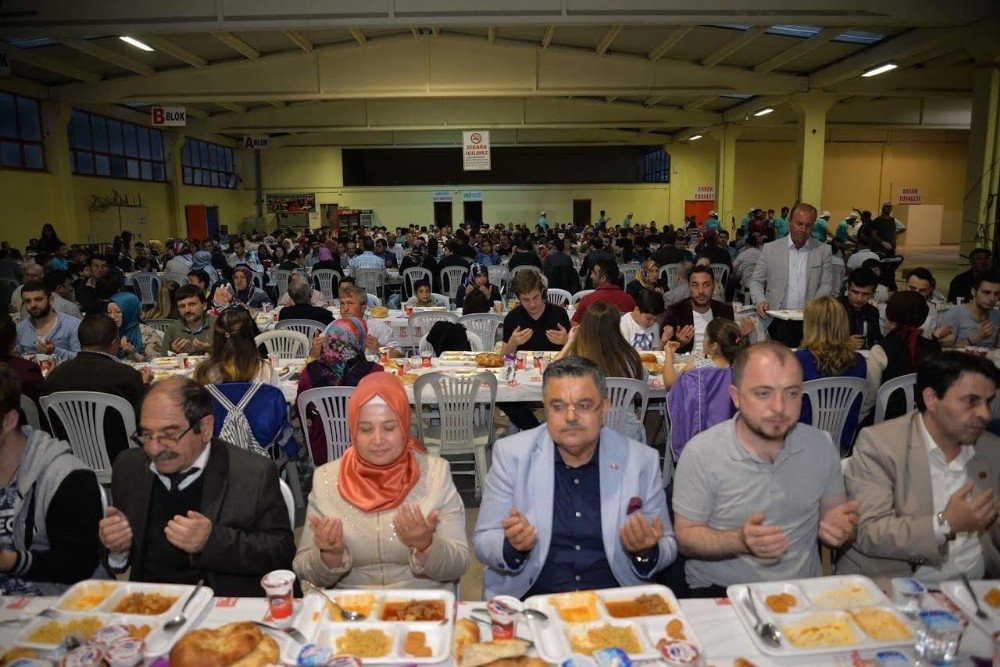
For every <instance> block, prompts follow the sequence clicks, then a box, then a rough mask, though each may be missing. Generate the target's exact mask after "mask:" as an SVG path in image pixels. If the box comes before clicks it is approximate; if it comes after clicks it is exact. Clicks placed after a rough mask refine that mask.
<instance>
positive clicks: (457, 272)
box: [438, 266, 493, 301]
mask: <svg viewBox="0 0 1000 667" xmlns="http://www.w3.org/2000/svg"><path fill="white" fill-rule="evenodd" d="M490 268H493V267H490ZM438 273H439V274H440V278H441V291H442V292H444V295H445V296H446V297H448V298H449V299H451V300H452V301H454V300H455V296H456V295H457V294H458V288H459V287H461V286H462V281H464V280H465V276H466V275H467V274H468V273H469V270H468V269H466V268H463V267H461V266H449V267H447V268H444V269H441V270H440V271H439V272H438ZM490 282H491V283H492V282H493V277H492V276H490Z"/></svg>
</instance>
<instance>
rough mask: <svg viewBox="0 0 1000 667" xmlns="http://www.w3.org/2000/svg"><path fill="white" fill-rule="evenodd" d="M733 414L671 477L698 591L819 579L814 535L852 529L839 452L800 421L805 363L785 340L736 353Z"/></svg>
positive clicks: (692, 446)
mask: <svg viewBox="0 0 1000 667" xmlns="http://www.w3.org/2000/svg"><path fill="white" fill-rule="evenodd" d="M729 393H730V396H731V397H732V399H733V403H734V404H735V405H736V407H737V408H738V409H739V412H738V413H737V414H736V416H735V417H733V419H731V420H729V421H726V422H723V423H721V424H718V425H716V426H713V427H712V428H710V429H708V430H706V431H703V432H702V433H700V434H698V435H697V436H696V437H694V438H692V439H691V441H690V442H688V444H687V446H685V448H684V453H683V454H682V455H681V458H680V461H679V462H678V464H677V472H676V474H675V475H674V514H675V519H674V526H675V530H676V535H677V543H678V547H679V548H680V551H681V553H683V554H684V555H685V556H687V557H688V561H687V564H686V569H685V574H686V577H687V582H688V585H689V586H691V588H692V589H693V593H694V595H703V596H717V595H725V590H724V589H725V587H726V586H728V585H730V584H738V583H749V582H754V581H773V580H779V579H797V578H803V577H816V576H819V575H820V574H821V571H820V561H819V550H818V549H817V548H816V539H817V537H818V538H819V539H820V540H822V541H823V543H824V544H826V545H828V546H830V547H834V548H836V547H840V546H841V545H843V544H846V543H847V542H849V541H850V540H851V539H852V538H853V537H854V532H855V526H856V525H857V522H858V515H857V513H856V512H857V508H858V503H857V501H849V502H848V501H847V495H846V493H845V491H844V477H843V475H842V474H841V471H840V459H839V456H838V450H837V448H836V447H835V446H834V445H833V442H832V441H831V440H830V436H829V435H828V434H827V433H825V432H824V431H820V430H819V429H816V428H813V427H812V426H807V425H805V424H800V423H798V418H799V410H800V409H801V407H802V368H801V366H800V365H799V363H798V360H797V359H796V358H795V356H794V355H793V354H792V352H791V350H789V349H788V348H787V347H785V346H784V345H782V344H780V343H775V342H766V343H758V344H757V345H754V346H752V347H750V348H747V349H745V350H743V351H742V352H740V354H739V355H737V357H736V359H735V361H734V363H733V384H732V385H731V386H730V387H729Z"/></svg>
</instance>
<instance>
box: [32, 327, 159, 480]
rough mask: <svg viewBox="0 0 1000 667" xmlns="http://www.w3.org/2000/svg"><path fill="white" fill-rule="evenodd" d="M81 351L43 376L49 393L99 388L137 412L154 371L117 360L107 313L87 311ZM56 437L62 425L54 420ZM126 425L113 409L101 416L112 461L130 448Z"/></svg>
mask: <svg viewBox="0 0 1000 667" xmlns="http://www.w3.org/2000/svg"><path fill="white" fill-rule="evenodd" d="M77 336H78V337H79V338H80V351H79V352H78V353H77V355H76V358H74V359H70V360H68V361H64V362H63V363H61V364H59V365H58V366H56V367H55V368H53V369H52V371H51V372H50V373H49V375H48V377H47V378H46V379H45V391H46V393H48V394H51V393H54V392H57V391H99V392H101V393H102V394H114V395H115V396H121V397H122V398H124V399H125V400H126V401H128V402H129V403H131V404H132V408H133V409H134V410H135V414H139V407H140V406H141V405H142V398H143V396H145V395H146V385H148V384H149V383H150V382H152V381H153V373H152V371H150V370H149V369H148V368H143V369H141V370H136V369H134V368H132V367H131V366H129V365H128V364H123V363H120V362H119V361H118V359H117V358H116V356H115V355H116V354H118V328H117V327H116V326H115V323H114V321H113V320H112V319H111V318H110V317H108V316H107V315H102V314H93V315H87V316H86V317H84V318H83V320H81V322H80V327H79V329H78V330H77ZM53 427H54V430H55V433H54V434H53V435H57V437H64V433H62V432H61V431H60V429H61V426H59V425H58V424H53ZM130 435H132V434H131V433H126V432H125V425H124V423H123V422H122V419H121V417H120V416H119V414H118V412H116V411H113V410H111V411H108V412H107V413H106V414H105V417H104V441H105V443H107V447H108V459H109V460H110V461H111V462H112V463H114V462H115V457H117V456H118V454H119V453H121V452H123V451H125V450H126V449H128V448H129V436H130Z"/></svg>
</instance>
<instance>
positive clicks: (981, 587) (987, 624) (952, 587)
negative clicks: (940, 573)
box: [941, 579, 1000, 635]
mask: <svg viewBox="0 0 1000 667" xmlns="http://www.w3.org/2000/svg"><path fill="white" fill-rule="evenodd" d="M969 583H970V584H972V590H974V591H975V592H976V597H978V598H979V606H980V607H982V609H983V611H984V612H985V613H986V616H987V618H986V619H985V620H984V619H981V618H979V617H978V616H976V605H975V603H973V601H972V598H971V597H970V596H969V591H967V590H966V589H965V584H963V583H962V582H961V581H945V582H942V584H941V591H942V592H943V593H944V594H945V595H947V596H948V597H949V598H951V601H952V602H954V603H955V604H956V605H958V608H959V609H961V610H962V612H963V613H964V614H965V615H966V616H968V617H969V620H970V621H972V622H973V623H975V624H976V625H978V626H979V627H980V628H982V629H983V630H985V631H986V633H987V634H989V635H992V634H993V633H994V632H1000V608H998V607H994V606H993V605H991V604H989V603H987V602H986V600H985V599H984V598H985V595H986V594H987V593H988V592H989V591H990V590H991V589H993V588H1000V581H997V580H996V579H977V580H973V581H970V582H969Z"/></svg>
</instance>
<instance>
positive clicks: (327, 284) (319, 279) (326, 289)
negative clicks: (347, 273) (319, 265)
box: [312, 269, 343, 301]
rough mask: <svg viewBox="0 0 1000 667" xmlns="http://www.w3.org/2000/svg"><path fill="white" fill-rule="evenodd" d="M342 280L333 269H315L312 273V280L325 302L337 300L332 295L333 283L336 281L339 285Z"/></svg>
mask: <svg viewBox="0 0 1000 667" xmlns="http://www.w3.org/2000/svg"><path fill="white" fill-rule="evenodd" d="M342 278H343V276H341V275H340V272H339V271H334V270H333V269H316V270H315V271H313V272H312V280H314V281H315V282H316V284H317V285H319V291H320V292H322V293H323V296H325V297H326V300H327V301H333V300H335V299H336V298H337V295H336V294H334V293H333V281H334V279H336V281H337V284H338V285H339V284H340V281H341V279H342Z"/></svg>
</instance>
